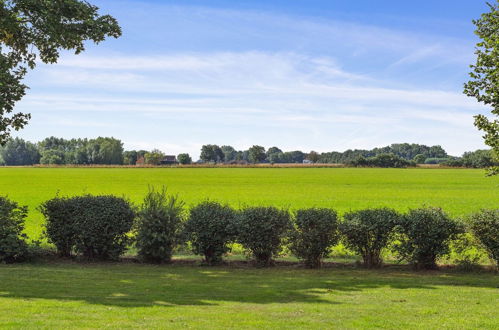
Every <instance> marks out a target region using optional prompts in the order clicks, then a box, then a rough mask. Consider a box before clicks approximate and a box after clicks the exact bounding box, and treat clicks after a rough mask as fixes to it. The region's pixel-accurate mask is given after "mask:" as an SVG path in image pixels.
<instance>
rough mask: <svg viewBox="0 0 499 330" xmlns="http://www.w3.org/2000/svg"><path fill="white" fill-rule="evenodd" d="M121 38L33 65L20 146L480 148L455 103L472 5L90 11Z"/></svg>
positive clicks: (362, 0)
mask: <svg viewBox="0 0 499 330" xmlns="http://www.w3.org/2000/svg"><path fill="white" fill-rule="evenodd" d="M91 2H92V3H94V4H96V5H97V6H99V7H100V8H101V12H102V13H110V14H112V15H113V16H115V17H116V18H117V19H118V20H119V22H120V24H121V25H122V27H123V37H122V38H119V39H117V40H114V39H113V40H107V41H105V42H103V43H101V44H100V45H98V46H94V45H92V44H89V45H88V49H87V51H86V52H85V53H84V54H81V55H78V56H74V55H71V54H69V53H64V54H63V55H62V57H61V59H60V61H59V63H58V64H56V65H43V64H41V65H39V66H38V67H37V69H36V70H35V71H33V72H31V73H30V74H29V77H28V79H27V83H28V85H29V86H30V87H31V89H30V91H29V94H28V96H26V97H25V98H24V99H23V100H22V101H21V102H20V103H19V104H18V107H17V110H19V111H26V112H31V113H32V115H33V118H32V121H31V123H30V125H29V126H28V127H27V128H26V129H25V130H23V131H21V132H19V133H17V135H18V136H21V137H23V138H26V139H29V140H33V141H36V140H40V139H42V138H44V137H46V136H51V135H54V136H59V137H66V138H71V137H96V136H114V137H116V138H119V139H121V140H122V141H123V142H124V143H125V148H127V149H132V148H133V149H139V148H140V149H152V148H159V149H161V150H163V151H164V152H166V153H168V154H178V153H180V152H189V153H191V155H193V156H194V157H195V158H196V157H198V155H199V149H200V147H201V145H203V144H206V143H215V144H219V145H224V144H230V145H233V146H234V147H236V148H237V149H246V148H248V147H250V146H251V145H253V144H259V145H263V146H265V147H266V148H268V147H271V146H274V145H276V146H279V147H281V148H282V149H285V150H297V149H299V150H303V151H310V150H315V151H332V150H336V151H342V150H346V149H350V148H373V147H377V146H385V145H388V144H391V143H398V142H410V143H423V144H429V145H434V144H440V145H442V146H443V147H444V148H446V149H447V150H448V151H449V152H450V153H451V154H455V155H459V154H461V153H462V152H464V151H467V150H474V149H477V148H483V147H484V145H483V143H482V139H481V134H480V132H478V131H477V130H476V129H475V128H474V126H473V115H474V114H477V113H486V112H487V109H486V108H484V107H482V106H481V105H479V104H477V103H476V102H475V101H474V100H473V99H470V98H467V97H465V96H464V95H462V85H463V83H464V82H465V81H466V80H467V73H468V71H469V64H471V63H472V62H473V60H474V55H473V50H474V44H475V43H476V41H477V40H476V38H475V36H474V35H473V30H474V27H473V24H472V23H471V20H472V19H474V18H477V17H479V15H480V13H482V12H484V11H486V10H487V7H486V5H485V2H482V1H479V0H477V1H468V0H467V1H455V0H454V1H447V0H439V1H434V0H433V1H430V0H420V1H418V2H414V1H392V0H380V1H372V0H357V1H347V0H343V1H341V0H340V1H319V0H307V1H305V0H296V1H290V0H267V1H228V0H225V1H224V0H213V1H206V0H205V1H202V0H197V1H194V0H183V1H159V0H140V1H139V0H125V1H113V0H111V1H109V0H92V1H91Z"/></svg>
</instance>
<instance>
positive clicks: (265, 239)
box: [238, 207, 292, 266]
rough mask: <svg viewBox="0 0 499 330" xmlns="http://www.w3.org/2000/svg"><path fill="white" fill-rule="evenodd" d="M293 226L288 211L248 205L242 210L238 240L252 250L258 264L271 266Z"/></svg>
mask: <svg viewBox="0 0 499 330" xmlns="http://www.w3.org/2000/svg"><path fill="white" fill-rule="evenodd" d="M291 227H292V224H291V219H290V216H289V212H288V211H284V210H279V209H277V208H275V207H248V208H245V209H244V210H242V211H241V212H240V216H239V221H238V232H239V233H238V240H239V242H240V243H241V244H242V245H243V247H244V248H246V249H248V250H250V251H251V253H252V254H253V256H254V258H255V260H256V262H257V263H258V265H260V266H269V265H271V264H272V263H273V261H272V258H273V257H274V256H275V255H276V254H277V253H279V251H280V250H281V242H282V240H283V238H284V236H285V234H286V232H288V230H289V229H291Z"/></svg>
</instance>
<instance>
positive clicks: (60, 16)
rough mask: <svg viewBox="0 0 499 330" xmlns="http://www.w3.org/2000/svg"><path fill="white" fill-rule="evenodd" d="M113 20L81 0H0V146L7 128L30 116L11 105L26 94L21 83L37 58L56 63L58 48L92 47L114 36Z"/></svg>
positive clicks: (116, 29) (16, 126)
mask: <svg viewBox="0 0 499 330" xmlns="http://www.w3.org/2000/svg"><path fill="white" fill-rule="evenodd" d="M120 35H121V29H120V27H119V25H118V23H117V21H116V19H114V18H113V17H111V16H109V15H102V16H101V15H99V14H98V8H97V7H95V6H93V5H91V4H89V3H88V2H87V1H81V0H58V1H48V0H1V1H0V144H5V143H6V142H7V140H8V138H9V136H10V132H11V130H12V129H15V130H19V129H21V128H23V127H24V126H25V125H26V124H27V123H28V120H29V119H30V114H25V113H14V114H13V111H14V105H15V104H16V102H18V101H19V100H21V99H22V97H23V96H24V95H25V94H26V89H27V88H28V87H27V86H26V85H24V84H23V83H22V80H23V79H24V77H25V75H26V73H27V71H28V69H34V68H35V66H36V63H37V59H40V61H41V62H43V63H56V62H57V60H58V58H59V53H60V51H61V50H72V51H74V52H75V54H79V53H81V52H83V51H84V50H85V41H86V40H91V41H93V42H95V43H99V42H101V41H103V40H104V39H105V38H106V37H115V38H117V37H119V36H120Z"/></svg>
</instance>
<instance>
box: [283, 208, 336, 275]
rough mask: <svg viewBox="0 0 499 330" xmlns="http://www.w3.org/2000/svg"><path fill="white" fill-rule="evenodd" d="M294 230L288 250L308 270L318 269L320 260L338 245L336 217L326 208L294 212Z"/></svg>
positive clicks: (334, 213)
mask: <svg viewBox="0 0 499 330" xmlns="http://www.w3.org/2000/svg"><path fill="white" fill-rule="evenodd" d="M294 222H295V223H294V225H295V226H294V228H293V229H292V230H291V233H290V243H291V245H290V249H291V252H293V254H294V255H296V256H297V257H298V258H300V259H303V260H304V261H305V265H307V266H308V267H310V268H319V267H321V265H322V259H323V258H325V257H327V255H328V254H329V252H330V250H331V248H332V247H333V246H334V245H336V244H337V243H338V240H339V233H338V215H337V213H336V211H334V210H331V209H326V208H310V209H302V210H298V211H296V216H295V221H294Z"/></svg>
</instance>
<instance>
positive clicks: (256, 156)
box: [248, 145, 267, 164]
mask: <svg viewBox="0 0 499 330" xmlns="http://www.w3.org/2000/svg"><path fill="white" fill-rule="evenodd" d="M248 152H249V161H250V162H252V163H253V164H256V163H261V162H263V161H264V160H265V158H266V157H267V155H266V154H265V148H264V147H262V146H257V145H254V146H252V147H251V148H249V149H248Z"/></svg>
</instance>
